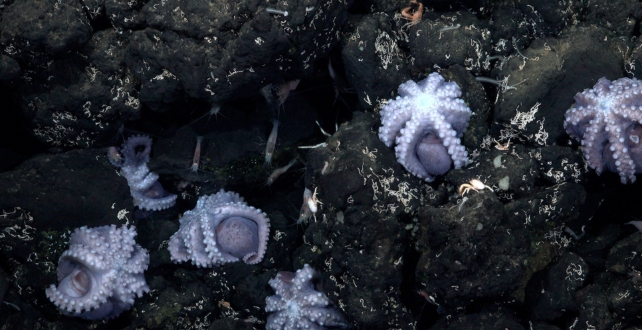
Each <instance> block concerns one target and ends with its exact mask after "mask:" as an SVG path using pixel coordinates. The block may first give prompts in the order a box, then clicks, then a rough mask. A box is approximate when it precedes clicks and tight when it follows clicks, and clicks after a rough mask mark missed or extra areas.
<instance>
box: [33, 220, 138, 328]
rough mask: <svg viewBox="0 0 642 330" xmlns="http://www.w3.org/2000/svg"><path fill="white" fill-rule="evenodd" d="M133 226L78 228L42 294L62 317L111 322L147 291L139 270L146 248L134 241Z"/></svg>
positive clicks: (134, 229)
mask: <svg viewBox="0 0 642 330" xmlns="http://www.w3.org/2000/svg"><path fill="white" fill-rule="evenodd" d="M135 236H136V228H134V227H131V228H127V226H122V227H120V228H117V227H116V226H115V225H111V226H102V227H96V228H87V227H81V228H78V229H76V230H75V231H74V232H73V234H71V239H70V240H69V249H68V250H67V251H65V252H63V254H62V256H61V257H60V260H58V287H56V286H55V285H53V284H52V285H51V286H50V287H49V288H47V290H46V291H45V292H46V294H47V298H49V300H51V302H53V303H54V304H55V305H56V306H57V307H58V308H60V309H61V310H62V311H63V313H65V314H67V315H69V316H77V317H81V318H84V319H87V320H99V319H105V318H113V317H116V316H118V315H119V314H120V313H122V312H123V311H125V310H127V309H129V308H130V307H131V306H132V305H133V304H134V298H135V297H136V296H138V297H141V296H142V295H143V293H145V292H148V291H149V287H148V286H147V282H145V276H144V274H143V272H144V271H145V270H146V269H147V265H148V264H149V254H147V250H145V249H143V248H142V247H140V245H138V244H136V242H135V241H134V237H135Z"/></svg>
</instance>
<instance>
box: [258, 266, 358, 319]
mask: <svg viewBox="0 0 642 330" xmlns="http://www.w3.org/2000/svg"><path fill="white" fill-rule="evenodd" d="M315 276H316V271H315V270H314V269H312V267H310V266H309V265H307V264H306V265H304V266H303V268H301V269H299V270H297V271H296V273H292V272H287V271H281V272H278V274H276V276H275V277H274V278H273V279H271V280H270V281H269V282H268V283H269V284H270V286H271V287H272V289H274V291H275V292H276V295H274V296H269V297H267V298H265V311H266V312H269V313H272V314H270V316H268V319H267V322H266V323H265V328H266V329H268V330H295V329H326V327H332V328H333V329H347V328H350V324H349V323H348V322H347V321H346V320H345V318H344V317H343V314H341V312H340V311H339V310H338V309H336V308H334V307H333V306H332V302H331V301H330V299H328V297H327V296H326V295H325V294H324V293H323V292H319V291H317V290H315V289H314V284H313V283H312V280H313V279H314V277H315Z"/></svg>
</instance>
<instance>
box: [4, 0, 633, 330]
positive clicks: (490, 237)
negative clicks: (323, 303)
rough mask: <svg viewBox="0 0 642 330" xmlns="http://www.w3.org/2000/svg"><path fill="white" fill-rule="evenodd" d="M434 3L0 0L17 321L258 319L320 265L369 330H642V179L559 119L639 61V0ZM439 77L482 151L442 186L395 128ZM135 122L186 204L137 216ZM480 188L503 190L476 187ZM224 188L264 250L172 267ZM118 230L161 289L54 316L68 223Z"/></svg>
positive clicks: (333, 291)
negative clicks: (248, 259)
mask: <svg viewBox="0 0 642 330" xmlns="http://www.w3.org/2000/svg"><path fill="white" fill-rule="evenodd" d="M419 3H421V4H422V5H423V8H422V17H421V19H420V20H418V21H410V20H407V19H405V18H404V17H403V16H402V15H401V12H402V11H403V10H404V9H405V8H407V7H408V6H418V5H416V4H411V3H409V1H405V0H404V1H385V0H378V1H377V0H375V1H361V2H353V1H345V0H326V1H321V0H318V1H315V0H296V1H287V2H283V1H267V2H259V1H255V0H249V1H225V0H221V1H218V0H217V1H189V2H184V1H179V0H163V1H156V0H150V1H146V0H140V1H128V2H126V1H119V0H105V1H101V2H91V3H90V2H85V1H72V0H65V1H56V2H53V1H41V0H28V1H15V2H12V1H4V2H2V3H1V5H0V17H2V20H1V23H0V44H2V49H3V51H2V54H1V55H0V82H1V83H2V89H0V100H2V101H3V102H2V103H3V105H2V110H0V126H1V127H0V154H1V155H2V156H1V157H0V170H2V172H1V173H0V187H1V188H0V212H2V213H0V229H1V231H0V251H1V252H2V254H1V255H0V324H2V325H3V326H2V329H58V328H64V329H76V328H78V329H83V328H93V329H262V328H264V327H265V324H266V321H267V318H268V313H267V312H266V311H265V305H266V302H265V300H266V297H268V296H271V295H273V294H274V292H273V290H272V289H271V288H270V286H269V285H268V281H269V280H270V279H271V278H274V277H275V276H276V275H277V273H278V272H279V271H295V270H297V269H301V268H302V267H303V266H304V265H305V264H308V265H310V266H311V267H312V268H314V269H316V270H317V271H318V272H319V278H318V282H317V283H316V284H317V289H318V290H320V291H322V292H324V293H325V294H326V295H327V297H328V298H329V299H330V300H331V301H332V303H333V304H334V305H335V306H336V307H337V308H338V309H339V310H340V311H341V312H342V313H343V315H344V316H345V318H346V320H347V321H348V322H349V323H350V324H351V325H352V326H353V327H354V328H355V329H476V328H488V329H637V328H640V327H642V320H640V317H639V315H642V314H641V311H640V309H642V305H641V304H640V303H639V302H640V299H642V284H641V283H642V275H640V272H641V271H642V259H641V258H642V242H641V241H642V233H640V232H639V231H638V230H637V229H636V227H635V226H633V225H630V224H626V223H628V222H630V221H635V220H637V219H642V203H640V200H641V199H640V196H642V194H641V193H640V191H642V190H641V189H642V188H640V186H641V185H642V183H641V182H640V180H637V181H636V182H634V183H629V184H622V183H621V182H620V178H619V177H618V175H617V174H616V173H611V172H605V173H603V174H602V175H597V174H596V173H595V171H594V170H592V169H590V168H588V167H587V165H586V162H585V160H584V158H583V154H582V147H581V146H580V143H578V142H577V141H574V140H573V139H571V138H570V137H569V136H568V135H567V133H566V132H565V130H564V126H563V122H564V113H565V112H566V110H568V109H569V108H570V107H571V106H572V105H573V103H574V99H573V97H574V96H575V95H576V93H579V92H582V91H583V90H584V89H587V88H591V87H592V86H594V85H595V83H596V82H597V80H598V79H599V78H601V77H606V78H608V79H610V80H615V79H619V78H622V77H630V78H633V77H640V75H641V74H642V71H641V70H642V62H641V61H642V52H641V51H640V50H641V49H642V41H641V40H640V39H639V36H640V34H641V29H640V24H639V23H640V20H641V19H642V4H641V3H640V2H638V1H633V0H616V1H608V2H606V1H599V2H588V1H571V0H565V1H538V0H510V1H509V0H506V1H483V0H482V1H428V0H426V1H420V2H419ZM266 8H272V9H278V10H282V11H283V10H287V11H288V12H289V14H288V16H283V15H278V14H271V13H268V12H266ZM413 8H416V7H413ZM409 23H412V24H409ZM329 65H330V66H332V69H333V71H334V74H332V75H331V74H330V73H329V71H328V66H329ZM431 72H439V73H440V74H441V75H442V76H443V77H444V78H445V79H446V80H447V81H454V82H456V83H457V85H458V86H459V87H460V88H461V90H462V99H463V100H464V101H465V102H466V104H467V106H468V107H469V108H470V109H471V110H472V116H471V119H470V121H469V126H468V129H467V130H466V133H465V134H464V136H463V137H462V139H461V141H462V145H464V146H465V147H466V150H467V151H468V154H469V158H470V163H469V164H468V165H467V166H465V167H463V168H461V169H458V170H454V169H453V170H451V171H449V172H448V173H447V174H446V175H444V176H439V177H438V178H437V179H436V180H435V181H434V182H430V183H427V182H425V181H423V180H421V179H419V178H416V177H414V176H413V175H411V174H409V173H408V172H407V171H406V170H405V169H404V168H403V166H402V165H400V164H399V163H398V162H397V160H396V158H395V151H394V150H393V148H388V147H386V146H385V145H384V144H383V142H381V141H380V140H379V137H378V135H377V131H378V128H379V127H380V125H381V122H380V116H379V111H380V110H381V107H382V105H383V104H385V100H387V99H390V98H393V97H395V96H396V90H397V86H398V85H399V84H400V83H402V82H404V81H406V80H409V79H413V80H420V79H423V78H425V77H426V76H427V75H428V74H429V73H431ZM332 76H334V77H332ZM479 77H485V78H487V80H494V81H495V84H493V83H488V82H482V81H479ZM476 78H477V79H476ZM297 79H300V83H299V85H298V86H297V88H296V89H295V90H292V91H290V92H289V94H286V95H285V96H286V97H285V98H283V93H282V91H283V89H282V86H284V85H285V84H286V83H287V82H290V81H293V80H297ZM266 86H267V88H266ZM274 118H278V120H279V121H280V126H279V130H278V139H277V144H276V151H275V153H274V155H273V159H272V164H271V166H269V167H265V166H264V155H263V152H264V150H265V147H266V143H267V140H268V136H269V134H270V131H271V129H272V123H271V120H272V119H274ZM321 129H322V130H323V131H322V130H321ZM324 133H327V134H328V135H330V136H326V135H325V134H324ZM136 134H145V135H149V136H151V138H152V139H153V142H154V144H153V149H152V154H151V160H150V162H149V167H150V169H151V170H152V171H154V172H155V173H157V174H158V175H159V176H160V179H159V180H160V182H161V183H162V185H163V187H164V188H165V189H166V190H168V191H169V192H171V193H174V194H176V195H178V198H177V203H176V205H175V206H173V207H171V208H169V209H167V210H163V211H155V212H151V211H144V210H140V209H138V208H136V207H134V204H133V201H132V197H131V196H130V190H129V187H128V185H127V181H126V180H125V179H124V178H122V177H120V176H119V174H118V169H117V168H116V167H114V166H113V165H112V164H110V162H109V160H108V159H107V157H106V153H107V152H106V148H107V147H109V146H119V145H120V144H121V143H122V142H123V140H124V139H125V138H127V137H129V136H132V135H136ZM197 136H202V137H203V144H202V152H201V160H200V164H199V169H198V171H192V170H191V168H190V166H191V165H192V157H193V153H194V148H195V145H196V137H197ZM294 158H296V159H298V162H297V163H296V164H295V165H294V166H293V167H291V168H290V169H289V170H288V171H287V172H286V173H284V174H282V175H281V176H280V177H279V178H278V179H277V180H275V181H274V182H272V183H271V184H267V179H268V176H269V175H270V173H271V172H272V171H273V170H274V169H275V168H277V167H281V166H284V165H286V164H288V163H289V162H290V161H291V160H292V159H294ZM472 179H478V180H480V181H482V182H484V183H485V184H486V185H488V186H489V187H491V188H492V191H491V190H489V189H484V190H480V191H478V192H477V191H469V192H468V193H467V194H466V195H464V196H461V195H460V194H459V193H458V188H459V187H460V185H462V184H466V183H468V182H470V180H472ZM500 186H501V188H500ZM222 188H223V189H225V190H228V191H235V192H237V193H239V194H240V195H241V196H242V197H244V198H245V200H246V202H247V203H248V204H249V205H251V206H254V207H256V208H259V209H261V210H262V211H263V212H265V213H266V214H267V216H268V217H269V219H270V224H271V228H270V240H269V243H268V246H267V252H266V254H265V256H264V257H263V260H262V261H261V262H260V263H258V264H255V265H247V264H245V263H230V264H225V265H221V266H214V267H212V268H197V267H195V266H192V265H190V264H189V263H182V264H175V263H173V262H172V261H171V259H170V254H169V252H168V250H167V245H168V241H169V239H170V237H171V236H172V235H173V234H174V233H175V232H176V231H177V230H178V228H179V218H180V217H181V215H182V214H183V213H184V212H186V211H188V210H191V209H193V208H194V207H195V205H196V201H197V199H198V197H199V196H203V195H209V194H214V193H216V192H218V191H219V190H220V189H222ZM306 188H308V189H310V190H314V191H315V192H316V194H317V195H316V197H317V198H318V200H319V201H320V203H319V210H318V211H317V212H316V214H314V216H313V217H311V218H310V219H309V220H308V221H303V222H300V223H299V222H298V221H297V220H298V219H299V216H300V214H299V212H300V208H301V205H302V203H303V194H304V190H305V189H306ZM112 224H115V225H118V226H121V225H125V224H126V225H134V226H136V229H137V232H138V235H137V237H136V242H137V243H138V244H140V245H141V246H142V247H143V248H145V249H147V250H148V251H149V255H150V264H149V267H148V269H147V270H146V271H145V278H146V280H147V284H148V285H149V289H150V291H149V292H148V293H146V294H144V295H143V296H142V297H140V298H137V299H136V300H135V302H134V304H133V306H132V307H131V309H129V310H128V311H125V312H124V313H122V314H121V315H120V316H118V317H117V318H115V319H111V320H100V321H85V320H82V319H80V318H74V317H70V316H65V315H63V314H61V313H60V311H59V310H58V309H57V308H56V307H55V306H54V304H52V303H51V302H50V301H49V299H48V298H47V297H46V295H45V289H46V288H47V287H49V285H51V284H54V283H56V282H57V281H56V266H57V263H58V259H59V258H60V256H61V255H62V253H63V251H65V250H66V249H67V248H68V245H69V243H68V241H69V236H70V234H71V233H72V232H73V230H74V229H75V228H78V227H81V226H88V227H97V226H103V225H112ZM638 260H641V261H638Z"/></svg>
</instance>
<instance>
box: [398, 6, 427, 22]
mask: <svg viewBox="0 0 642 330" xmlns="http://www.w3.org/2000/svg"><path fill="white" fill-rule="evenodd" d="M423 13H424V5H423V4H422V3H421V2H417V1H415V0H411V1H410V6H408V7H406V8H404V9H402V10H401V17H403V18H404V19H407V20H409V21H410V22H408V23H406V24H404V27H411V26H413V25H417V24H418V23H419V22H421V17H422V15H423Z"/></svg>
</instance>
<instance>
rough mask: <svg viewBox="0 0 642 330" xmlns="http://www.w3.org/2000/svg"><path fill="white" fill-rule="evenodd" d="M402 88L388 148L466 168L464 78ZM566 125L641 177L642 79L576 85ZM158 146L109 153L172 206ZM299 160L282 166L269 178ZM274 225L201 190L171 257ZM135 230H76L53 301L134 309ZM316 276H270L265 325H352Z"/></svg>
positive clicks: (137, 191) (238, 240)
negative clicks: (153, 158) (152, 158)
mask: <svg viewBox="0 0 642 330" xmlns="http://www.w3.org/2000/svg"><path fill="white" fill-rule="evenodd" d="M294 87H296V86H294ZM398 92H399V96H398V97H397V98H396V99H394V100H389V102H388V103H387V104H386V105H385V106H384V107H383V109H382V110H381V112H380V114H381V127H380V128H379V138H380V139H381V141H382V142H384V143H385V144H386V145H387V146H388V147H391V146H393V145H395V153H396V156H397V160H398V161H399V163H401V164H402V165H403V166H404V167H405V168H406V169H407V170H408V171H409V172H411V173H412V174H414V175H415V176H417V177H420V178H422V179H424V180H426V181H428V182H430V181H433V180H434V178H435V177H436V176H438V175H443V174H444V173H446V172H447V171H448V170H450V168H451V167H453V165H454V167H455V168H461V167H464V166H466V165H467V164H468V153H467V152H466V149H465V147H464V146H462V144H461V140H460V138H461V137H462V135H463V134H464V132H465V131H466V128H467V127H468V120H469V118H470V116H471V111H470V109H469V108H468V107H467V106H466V104H465V102H464V101H463V100H462V99H461V98H459V97H460V96H461V90H460V89H459V86H457V84H456V83H454V82H446V81H445V80H444V78H443V77H442V76H441V75H439V74H438V73H432V74H430V75H429V76H428V77H427V78H426V79H424V80H421V81H419V82H414V81H412V80H411V81H407V82H405V83H403V84H401V85H400V86H399V90H398ZM564 127H565V128H566V131H567V132H568V133H569V135H570V136H571V137H573V138H574V139H576V140H579V141H581V144H582V151H583V153H584V157H585V158H586V160H587V163H588V164H589V166H591V167H592V168H595V170H596V171H597V172H598V174H599V173H601V172H602V171H603V170H604V169H609V170H611V171H615V172H617V173H619V174H620V177H621V180H622V182H623V183H627V182H633V181H635V173H640V172H642V170H640V169H639V168H638V164H639V165H642V148H641V146H640V135H641V134H642V86H640V83H639V81H638V80H637V79H629V78H622V79H618V80H615V81H609V80H607V79H605V78H602V79H600V80H599V81H598V83H597V84H596V85H595V86H594V87H593V88H592V89H587V90H585V91H583V92H582V93H578V94H577V95H576V96H575V104H574V106H573V107H572V108H571V109H569V110H568V111H567V112H566V120H565V122H564ZM277 128H278V121H275V122H274V127H273V130H272V133H271V134H270V138H269V139H268V148H267V150H266V162H269V161H270V160H271V155H272V152H273V151H274V144H275V142H276V131H277ZM200 143H201V139H198V140H197V149H196V150H197V152H195V156H194V162H193V163H194V164H193V166H196V168H198V158H199V157H200ZM151 144H152V141H151V139H150V138H149V137H146V136H133V137H130V138H129V139H127V140H126V141H125V142H124V144H123V146H122V147H121V148H120V149H118V148H115V147H112V148H110V149H109V154H108V158H109V160H110V161H111V162H112V164H114V165H116V166H119V167H120V169H121V170H120V173H121V175H122V176H123V177H125V178H126V179H127V182H128V184H129V186H130V190H131V194H132V197H133V199H134V205H135V206H138V207H140V208H142V209H147V210H161V209H165V208H168V207H171V206H172V205H174V203H175V201H176V195H174V194H171V193H168V192H166V191H165V190H164V189H163V187H162V186H161V184H160V183H159V182H158V175H156V174H155V173H152V172H150V171H149V168H148V167H147V165H146V164H147V162H148V161H149V154H150V152H151ZM270 146H271V147H270ZM137 150H139V151H137ZM295 162H296V160H293V161H291V162H290V163H289V164H288V165H286V166H285V167H282V168H280V169H277V170H276V171H275V172H274V173H273V174H272V175H271V176H270V179H272V180H274V179H275V178H276V177H277V176H278V175H280V174H281V173H283V172H285V171H287V169H288V168H290V167H291V166H292V165H293V164H294V163H295ZM270 179H268V183H270ZM317 203H319V202H318V200H317V199H316V191H315V192H314V193H312V191H311V190H309V189H305V193H304V203H303V207H302V209H301V217H302V218H307V217H309V216H310V215H311V214H314V213H316V211H317ZM269 227H270V224H269V219H268V217H267V215H266V214H265V213H263V212H262V211H261V210H259V209H256V208H254V207H251V206H248V205H247V204H246V203H245V202H244V200H243V198H242V197H240V196H239V195H238V194H236V193H233V192H225V191H223V190H221V191H220V192H219V193H217V194H214V195H209V196H202V197H200V198H199V200H198V202H197V205H196V208H194V209H193V210H191V211H187V212H185V214H184V215H183V217H182V218H181V219H180V228H179V230H178V232H176V233H175V234H174V235H173V236H172V237H171V239H170V243H169V246H168V249H169V251H170V254H171V257H172V260H173V261H175V262H184V261H187V260H191V262H192V263H193V264H194V265H196V266H198V267H213V266H217V265H220V264H224V263H228V262H236V261H240V260H243V261H244V262H246V263H248V264H256V263H258V262H260V261H261V260H262V258H263V255H264V254H265V251H266V248H267V242H268V238H269ZM135 235H136V231H135V229H134V228H133V227H132V228H127V227H125V226H123V227H121V228H117V227H116V226H115V225H112V226H104V227H98V228H91V229H90V228H86V227H82V228H79V229H76V231H75V232H74V233H73V234H72V236H71V240H70V247H69V250H67V251H65V252H64V253H63V255H62V256H61V258H60V260H59V264H58V281H59V284H58V287H56V286H54V285H52V286H51V287H50V288H48V289H47V296H48V297H49V299H50V300H51V301H52V302H54V303H55V304H56V306H58V307H59V308H60V309H61V310H63V312H64V313H65V314H68V315H71V316H79V317H82V318H86V319H91V320H95V319H102V318H111V317H115V316H117V315H119V314H120V313H121V312H122V311H124V310H126V309H128V308H129V307H131V306H132V305H133V303H134V298H135V297H136V296H138V297H140V296H142V294H143V293H144V292H147V291H148V290H149V288H148V286H147V283H146V282H145V278H144V276H143V272H144V271H145V270H146V269H147V265H148V263H149V255H148V254H147V251H146V250H145V249H144V248H142V247H140V246H139V245H137V244H136V243H135V241H134V236H135ZM314 276H315V271H314V270H313V269H311V268H310V267H309V266H308V265H305V266H304V268H303V269H300V270H298V271H297V273H296V274H294V273H290V272H279V273H278V275H277V276H276V277H275V278H273V279H272V280H270V285H271V286H272V288H274V289H275V291H276V292H277V295H275V296H271V297H268V298H267V301H266V303H267V306H266V311H268V312H273V314H271V315H270V317H269V319H268V322H267V324H266V327H267V328H268V329H270V328H272V329H294V328H297V326H301V327H305V326H308V327H309V326H316V327H318V326H321V327H323V326H324V325H327V326H335V327H348V326H349V325H348V323H347V322H346V321H345V319H344V317H343V316H342V314H341V313H340V312H339V311H338V310H337V309H336V308H334V307H333V306H332V304H331V302H330V300H329V299H328V298H327V297H326V296H325V294H323V293H321V292H317V291H315V290H314V287H313V285H312V284H311V280H312V279H313V277H314ZM310 297H313V298H314V299H312V298H310Z"/></svg>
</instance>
